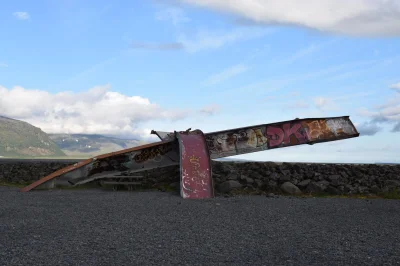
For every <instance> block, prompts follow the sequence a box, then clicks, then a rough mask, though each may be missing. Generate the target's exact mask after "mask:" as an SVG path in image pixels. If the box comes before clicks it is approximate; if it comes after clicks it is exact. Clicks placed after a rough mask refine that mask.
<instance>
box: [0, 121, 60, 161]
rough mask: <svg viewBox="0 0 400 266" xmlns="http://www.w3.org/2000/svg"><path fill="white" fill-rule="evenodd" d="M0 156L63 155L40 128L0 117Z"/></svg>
mask: <svg viewBox="0 0 400 266" xmlns="http://www.w3.org/2000/svg"><path fill="white" fill-rule="evenodd" d="M0 156H1V157H38V156H65V153H64V152H63V151H62V150H61V149H60V148H59V147H58V146H57V144H56V143H55V142H54V141H52V140H51V139H50V138H49V136H48V135H47V134H46V133H45V132H43V131H42V130H41V129H40V128H38V127H35V126H33V125H31V124H29V123H27V122H24V121H20V120H17V119H13V118H9V117H5V116H0Z"/></svg>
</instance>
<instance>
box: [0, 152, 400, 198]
mask: <svg viewBox="0 0 400 266" xmlns="http://www.w3.org/2000/svg"><path fill="white" fill-rule="evenodd" d="M76 162H78V161H77V160H71V161H66V160H41V161H39V160H18V161H17V160H1V161H0V182H8V183H21V184H25V183H30V182H33V181H35V180H38V179H40V178H42V177H44V176H46V175H48V174H50V173H52V172H54V171H56V170H58V169H60V168H63V167H65V166H68V165H70V164H73V163H76ZM212 169H213V180H214V185H215V189H216V192H217V194H231V193H234V192H249V193H256V194H257V193H276V194H280V193H287V194H293V195H298V194H304V193H311V194H320V193H327V194H345V195H348V194H380V193H387V192H391V191H396V190H400V165H376V164H363V165H355V164H316V163H315V164H307V163H282V164H277V163H273V162H246V163H235V162H218V161H213V162H212ZM146 183H147V185H150V186H151V187H165V186H169V187H171V188H174V189H178V188H179V168H178V167H177V166H173V167H170V168H167V169H160V170H153V171H150V172H149V173H148V179H147V180H146Z"/></svg>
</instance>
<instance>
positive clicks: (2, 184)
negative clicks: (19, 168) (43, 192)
mask: <svg viewBox="0 0 400 266" xmlns="http://www.w3.org/2000/svg"><path fill="white" fill-rule="evenodd" d="M30 184H31V183H12V182H6V181H0V186H2V187H17V188H23V187H26V186H28V185H30Z"/></svg>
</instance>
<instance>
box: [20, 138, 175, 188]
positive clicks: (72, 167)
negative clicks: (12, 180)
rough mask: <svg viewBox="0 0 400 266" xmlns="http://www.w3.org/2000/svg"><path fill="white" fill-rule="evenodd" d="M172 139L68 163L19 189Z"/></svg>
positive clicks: (32, 186)
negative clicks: (71, 163) (68, 164)
mask: <svg viewBox="0 0 400 266" xmlns="http://www.w3.org/2000/svg"><path fill="white" fill-rule="evenodd" d="M174 141H175V140H170V141H159V142H155V143H150V144H145V145H141V146H137V147H133V148H128V149H124V150H120V151H116V152H110V153H105V154H102V155H99V156H95V157H92V158H89V159H86V160H83V161H81V162H79V163H75V164H73V165H70V166H67V167H64V168H62V169H59V170H57V171H55V172H53V173H51V174H50V175H47V176H45V177H43V178H41V179H39V180H37V181H35V182H33V183H32V184H30V185H28V186H26V187H23V188H22V189H21V190H20V191H21V192H27V191H30V190H32V189H34V188H36V187H38V186H40V185H42V184H44V183H46V182H48V181H51V180H53V179H54V178H56V177H59V176H61V175H63V174H66V173H68V172H71V171H73V170H76V169H78V168H81V167H84V166H86V165H88V164H90V163H92V162H95V161H96V160H100V159H104V158H108V157H113V156H117V155H122V154H125V153H130V152H134V151H139V150H143V149H146V148H151V147H157V146H160V145H163V144H167V143H172V142H174Z"/></svg>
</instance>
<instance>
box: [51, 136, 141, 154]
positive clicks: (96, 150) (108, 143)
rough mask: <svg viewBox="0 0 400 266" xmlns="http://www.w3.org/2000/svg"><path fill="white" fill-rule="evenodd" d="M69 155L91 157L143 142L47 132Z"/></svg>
mask: <svg viewBox="0 0 400 266" xmlns="http://www.w3.org/2000/svg"><path fill="white" fill-rule="evenodd" d="M48 135H49V137H50V139H51V140H52V141H54V142H55V143H56V144H57V145H58V147H60V148H61V149H62V151H63V152H64V153H65V154H66V155H67V156H70V157H86V158H88V157H93V156H96V155H99V154H103V153H108V152H114V151H118V150H123V149H127V148H131V147H135V146H138V145H141V144H143V143H142V142H140V141H139V140H135V139H119V138H114V137H107V136H103V135H95V134H48Z"/></svg>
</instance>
